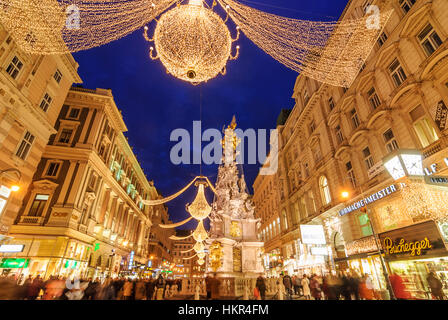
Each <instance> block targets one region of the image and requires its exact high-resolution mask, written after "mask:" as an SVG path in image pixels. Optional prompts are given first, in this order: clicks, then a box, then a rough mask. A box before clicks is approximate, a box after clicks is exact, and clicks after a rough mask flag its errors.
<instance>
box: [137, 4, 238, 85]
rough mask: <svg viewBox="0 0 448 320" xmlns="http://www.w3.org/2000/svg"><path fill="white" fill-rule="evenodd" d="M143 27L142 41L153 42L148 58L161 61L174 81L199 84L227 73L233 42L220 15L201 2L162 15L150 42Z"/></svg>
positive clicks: (146, 30)
mask: <svg viewBox="0 0 448 320" xmlns="http://www.w3.org/2000/svg"><path fill="white" fill-rule="evenodd" d="M147 32H148V27H145V33H144V36H145V39H146V40H147V41H149V42H152V41H154V44H155V50H156V51H157V55H154V47H151V48H150V57H151V59H153V60H156V59H160V61H161V62H162V64H163V65H164V66H165V67H166V70H167V72H168V73H170V74H172V75H173V76H175V77H176V78H179V79H181V80H185V81H188V82H191V83H193V84H198V83H200V82H204V81H207V80H210V79H212V78H214V77H216V76H217V75H218V74H219V73H221V74H223V75H224V74H225V73H226V64H227V61H228V60H229V59H230V60H234V59H236V58H237V57H238V53H239V46H237V47H236V49H237V52H236V54H235V56H232V53H231V50H232V42H234V41H237V40H238V36H239V29H238V36H237V38H236V39H232V37H231V35H230V32H229V29H228V28H227V26H226V24H225V23H224V21H223V20H222V19H221V17H220V16H219V15H217V14H216V13H214V12H213V11H212V10H211V9H208V8H206V7H204V6H203V3H202V0H190V2H189V3H188V4H185V5H178V6H176V7H175V8H173V9H171V10H169V11H167V12H165V13H164V14H163V15H162V16H161V17H160V19H159V21H158V22H157V26H156V30H155V32H154V37H153V38H152V39H149V37H148V35H147Z"/></svg>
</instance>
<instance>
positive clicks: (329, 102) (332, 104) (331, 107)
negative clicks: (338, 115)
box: [328, 97, 334, 111]
mask: <svg viewBox="0 0 448 320" xmlns="http://www.w3.org/2000/svg"><path fill="white" fill-rule="evenodd" d="M328 107H329V108H330V111H331V110H333V109H334V100H333V97H331V98H330V99H328Z"/></svg>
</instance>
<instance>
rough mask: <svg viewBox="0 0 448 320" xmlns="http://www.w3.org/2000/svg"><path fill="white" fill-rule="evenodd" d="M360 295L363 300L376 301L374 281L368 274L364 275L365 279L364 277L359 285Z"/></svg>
mask: <svg viewBox="0 0 448 320" xmlns="http://www.w3.org/2000/svg"><path fill="white" fill-rule="evenodd" d="M359 295H360V296H361V299H363V300H373V299H374V294H373V287H372V281H371V280H370V278H369V275H368V274H367V273H366V274H364V277H362V279H361V283H360V284H359Z"/></svg>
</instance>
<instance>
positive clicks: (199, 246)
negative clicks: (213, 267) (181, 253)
mask: <svg viewBox="0 0 448 320" xmlns="http://www.w3.org/2000/svg"><path fill="white" fill-rule="evenodd" d="M204 249H205V246H204V243H202V242H196V244H195V245H194V246H193V250H194V251H195V252H196V253H199V252H202V251H204Z"/></svg>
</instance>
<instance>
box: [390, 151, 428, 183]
mask: <svg viewBox="0 0 448 320" xmlns="http://www.w3.org/2000/svg"><path fill="white" fill-rule="evenodd" d="M383 163H384V167H385V168H386V169H387V171H388V172H389V174H390V175H391V176H392V178H394V180H399V179H401V178H404V177H423V176H424V173H423V156H422V153H421V152H420V151H418V150H408V149H400V150H397V151H395V152H393V153H391V154H389V155H388V156H387V157H385V158H384V159H383Z"/></svg>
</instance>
